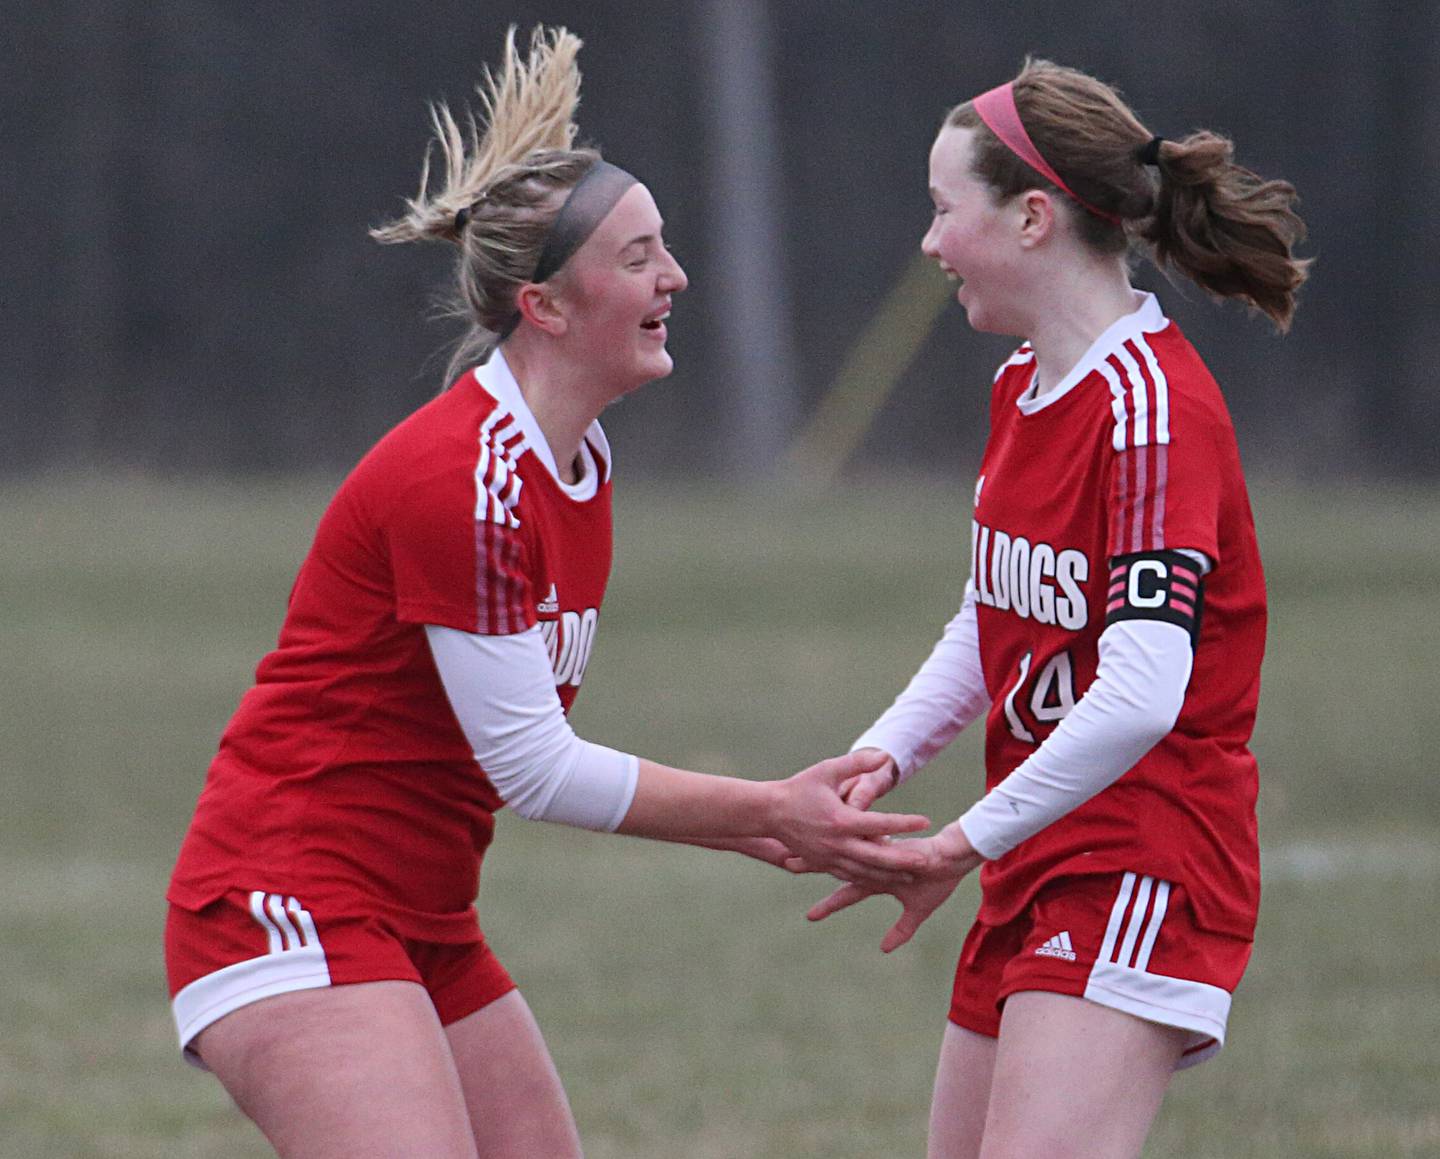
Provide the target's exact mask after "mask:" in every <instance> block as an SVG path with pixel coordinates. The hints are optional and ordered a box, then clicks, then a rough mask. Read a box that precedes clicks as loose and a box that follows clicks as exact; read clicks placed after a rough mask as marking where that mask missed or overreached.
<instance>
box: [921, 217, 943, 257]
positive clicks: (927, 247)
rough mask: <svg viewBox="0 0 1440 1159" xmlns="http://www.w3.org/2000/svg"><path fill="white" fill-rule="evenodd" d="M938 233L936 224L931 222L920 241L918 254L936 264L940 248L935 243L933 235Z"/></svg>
mask: <svg viewBox="0 0 1440 1159" xmlns="http://www.w3.org/2000/svg"><path fill="white" fill-rule="evenodd" d="M939 232H940V231H939V230H938V229H937V228H936V223H935V222H933V221H932V222H931V223H930V228H929V229H927V230H926V231H925V236H924V237H922V238H921V239H920V252H921V253H922V254H924V255H925V256H926V257H927V258H931V259H933V260H934V261H937V262H938V261H939V260H940V247H939V245H938V244H937V243H936V240H935V235H936V234H937V233H939Z"/></svg>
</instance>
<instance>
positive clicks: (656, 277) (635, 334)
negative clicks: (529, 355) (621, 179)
mask: <svg viewBox="0 0 1440 1159" xmlns="http://www.w3.org/2000/svg"><path fill="white" fill-rule="evenodd" d="M664 224H665V223H664V221H663V220H662V219H661V217H660V211H659V209H657V208H656V206H655V199H654V198H653V197H651V196H650V191H649V190H648V189H646V188H645V186H643V185H639V184H637V185H634V186H632V187H631V188H630V189H628V190H627V191H626V192H625V194H624V196H622V197H621V198H620V200H619V201H618V202H616V203H615V208H614V209H612V210H611V211H610V212H609V214H607V215H606V217H605V219H604V220H603V221H601V223H600V224H599V225H598V226H596V227H595V231H594V232H593V233H592V234H591V235H590V236H589V237H588V238H586V239H585V242H584V244H583V245H581V247H580V248H579V249H578V250H576V251H575V254H574V256H573V257H571V259H570V260H569V261H568V262H567V263H566V264H565V267H564V269H563V270H562V271H561V272H560V274H558V275H557V276H556V277H555V279H554V283H555V291H556V302H557V305H558V306H559V308H560V309H561V310H562V312H563V313H564V315H565V320H566V326H565V334H564V342H565V344H566V345H567V347H569V349H570V350H571V351H572V352H574V353H575V354H576V356H577V357H580V358H583V359H584V361H585V363H586V365H587V367H589V368H590V369H591V370H592V371H593V373H594V375H595V379H596V381H597V382H603V383H605V384H606V387H607V390H608V391H609V392H610V393H612V395H613V396H614V397H618V396H619V395H621V394H625V393H628V392H629V391H631V390H634V389H635V388H636V387H639V386H642V385H643V384H644V383H647V382H650V381H651V380H653V379H656V378H663V377H664V376H665V375H667V374H669V373H670V371H671V370H672V369H674V365H675V364H674V362H672V361H671V358H670V353H669V351H667V350H666V349H665V339H666V337H667V331H666V328H665V319H666V318H667V317H669V314H670V298H671V296H672V295H674V294H678V293H679V292H680V291H681V290H683V289H684V288H685V287H686V285H688V284H689V279H687V278H686V276H685V271H684V270H682V269H681V268H680V263H679V262H677V261H676V260H675V258H674V256H673V255H672V254H671V253H670V251H669V250H668V249H666V248H665V242H664V239H663V237H662V234H661V230H662V229H663V227H664Z"/></svg>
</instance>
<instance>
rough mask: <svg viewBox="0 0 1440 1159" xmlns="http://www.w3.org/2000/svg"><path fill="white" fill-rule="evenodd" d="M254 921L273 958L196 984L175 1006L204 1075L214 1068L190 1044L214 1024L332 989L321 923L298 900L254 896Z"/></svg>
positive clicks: (183, 1037)
mask: <svg viewBox="0 0 1440 1159" xmlns="http://www.w3.org/2000/svg"><path fill="white" fill-rule="evenodd" d="M250 916H251V917H253V918H254V919H255V921H256V923H257V924H258V925H259V926H260V928H261V929H263V930H264V931H265V938H266V944H267V945H268V946H269V950H268V952H267V953H265V954H262V955H261V956H260V957H258V958H249V959H247V960H246V961H243V962H236V963H235V964H234V965H231V966H226V967H224V968H223V969H220V970H216V971H215V972H214V973H213V974H206V975H205V976H204V977H201V978H196V979H195V981H193V982H191V983H190V984H189V985H188V986H186V987H184V988H183V989H182V990H181V991H180V992H179V993H178V994H176V995H175V997H174V999H173V1000H172V1002H171V1004H170V1005H171V1008H172V1010H173V1012H174V1015H175V1028H176V1030H177V1031H178V1032H179V1034H180V1049H181V1051H182V1052H183V1053H184V1056H185V1061H186V1062H188V1063H190V1064H191V1065H192V1066H197V1067H199V1068H200V1069H201V1070H206V1069H208V1068H207V1067H206V1066H205V1063H204V1062H203V1061H202V1060H201V1058H200V1056H199V1055H198V1054H196V1053H195V1051H194V1050H192V1049H191V1048H190V1044H191V1043H192V1042H193V1041H195V1036H196V1035H197V1034H199V1033H200V1032H201V1031H202V1030H204V1029H205V1028H206V1027H207V1026H209V1025H210V1024H211V1023H212V1022H216V1021H218V1020H219V1019H221V1018H223V1017H225V1015H227V1014H229V1013H231V1012H232V1011H235V1010H239V1009H240V1008H241V1007H242V1006H248V1005H250V1003H252V1002H258V1001H260V999H262V998H270V997H272V996H273V995H276V994H288V993H290V992H291V991H293V990H315V989H318V988H320V987H323V986H329V985H330V964H329V963H328V962H327V961H326V959H325V948H324V947H323V946H322V945H321V944H320V935H319V933H317V932H316V929H315V922H314V921H313V920H312V919H311V917H310V914H309V912H308V911H307V910H305V909H304V907H302V906H301V905H300V903H299V902H298V901H296V900H295V898H293V897H282V895H280V894H278V893H270V894H267V893H265V892H264V891H263V890H258V889H257V890H254V891H252V892H251V894H250Z"/></svg>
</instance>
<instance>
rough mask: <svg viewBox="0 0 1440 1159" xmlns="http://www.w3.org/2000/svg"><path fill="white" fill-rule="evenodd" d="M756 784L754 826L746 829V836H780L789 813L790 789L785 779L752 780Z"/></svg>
mask: <svg viewBox="0 0 1440 1159" xmlns="http://www.w3.org/2000/svg"><path fill="white" fill-rule="evenodd" d="M750 783H751V784H752V785H754V786H755V799H754V805H753V810H752V816H753V827H752V826H748V825H747V827H746V829H745V835H746V836H760V837H779V836H781V835H782V833H783V831H784V828H785V822H786V820H787V818H788V815H789V797H790V794H789V791H788V790H787V788H786V782H785V781H751V782H750Z"/></svg>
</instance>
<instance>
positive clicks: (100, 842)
mask: <svg viewBox="0 0 1440 1159" xmlns="http://www.w3.org/2000/svg"><path fill="white" fill-rule="evenodd" d="M327 491H328V488H327V487H326V486H324V485H321V484H317V483H314V482H301V483H292V484H283V485H282V484H270V485H263V486H260V485H247V486H244V487H238V486H222V485H220V484H214V485H208V486H205V487H192V488H187V487H162V486H159V485H151V484H143V483H133V484H126V483H119V484H116V483H113V482H107V483H106V484H104V485H101V484H98V483H94V482H86V481H68V482H50V483H46V484H39V483H36V484H28V485H17V484H11V485H8V486H5V487H4V488H0V537H3V543H4V548H3V550H0V600H3V604H0V606H3V609H4V611H3V615H0V653H3V655H4V656H5V658H6V668H7V673H6V676H5V678H4V680H3V682H0V880H3V883H4V887H3V889H0V982H3V985H0V1155H4V1156H25V1157H34V1159H48V1157H61V1156H65V1157H71V1156H74V1157H91V1156H96V1157H99V1156H105V1157H116V1159H120V1157H139V1156H145V1157H153V1156H162V1155H163V1156H194V1157H201V1156H204V1157H219V1156H227V1157H228V1156H237V1157H246V1156H263V1155H266V1154H268V1151H267V1149H266V1148H265V1147H263V1146H262V1144H261V1141H260V1139H259V1137H258V1135H257V1134H256V1133H255V1132H254V1131H253V1129H252V1128H251V1127H250V1126H249V1125H248V1124H247V1123H245V1122H244V1121H243V1120H242V1119H241V1118H240V1117H239V1115H238V1114H237V1113H236V1112H235V1111H234V1110H233V1109H232V1108H231V1107H230V1106H229V1104H228V1101H227V1099H226V1098H225V1096H224V1094H223V1093H222V1091H221V1090H220V1089H219V1087H218V1085H216V1084H215V1083H214V1082H213V1080H211V1079H209V1078H207V1077H205V1076H202V1075H200V1074H198V1073H196V1072H193V1071H191V1070H189V1069H188V1068H186V1067H184V1066H183V1065H182V1064H181V1063H180V1061H179V1059H178V1055H177V1053H176V1051H175V1046H174V1042H173V1039H172V1030H171V1023H170V1018H169V1012H168V1008H167V1005H166V998H165V993H164V981H163V972H162V968H161V962H160V944H159V943H160V927H161V923H162V919H163V912H164V909H163V902H162V896H161V895H162V892H163V889H164V885H165V881H166V877H167V874H168V871H169V867H170V864H171V861H172V859H173V856H174V853H175V850H176V847H177V844H178V842H179V839H180V835H181V832H182V830H183V827H184V825H185V821H186V819H187V816H188V813H189V810H190V808H191V806H192V804H193V801H194V796H195V793H196V792H197V791H198V788H199V785H200V781H201V777H202V775H203V772H204V768H205V765H206V763H207V761H208V759H209V756H210V754H211V751H212V749H213V746H214V743H215V740H216V737H217V736H218V734H219V731H220V729H221V728H222V727H223V725H224V723H225V720H226V718H227V717H228V715H229V713H230V711H231V709H232V708H233V706H234V702H235V700H236V698H237V697H238V695H239V694H240V692H241V691H242V690H243V688H244V686H245V684H246V682H247V680H248V678H249V675H250V672H251V670H252V669H253V666H254V663H255V661H256V660H257V659H258V658H259V656H260V655H261V653H262V652H263V651H264V650H265V649H266V648H267V647H268V646H269V644H270V643H271V642H272V640H273V638H274V634H275V631H276V629H277V627H278V624H279V617H280V614H281V610H282V607H283V604H284V600H285V596H286V593H287V592H288V589H289V583H290V579H291V577H292V575H293V572H294V569H295V566H296V564H297V563H298V561H299V558H300V556H301V554H302V552H303V550H304V547H305V544H306V542H307V540H308V536H309V533H310V530H311V528H312V526H313V523H314V521H315V519H316V517H317V516H318V514H319V511H320V509H321V507H322V505H323V503H324V501H325V498H326V497H327ZM963 498H964V488H963V487H962V486H960V485H958V484H956V485H954V486H944V485H940V484H936V483H916V484H915V485H913V486H911V487H908V488H905V489H903V490H902V489H898V488H897V489H891V490H878V491H877V490H875V489H873V488H867V489H865V490H863V491H861V490H858V489H857V490H854V491H840V492H837V493H833V494H830V495H827V496H825V497H823V498H817V497H809V498H806V497H799V496H786V495H784V494H781V495H773V494H770V495H762V494H760V493H757V492H745V493H730V494H719V493H707V494H698V493H697V494H683V493H681V494H676V493H674V492H664V493H662V492H660V491H649V492H647V491H644V490H640V491H632V492H622V494H621V496H620V498H619V503H618V509H617V522H618V541H619V547H620V550H619V554H618V557H617V563H616V572H615V578H614V582H613V586H612V589H611V595H610V599H609V601H608V602H607V605H606V610H605V615H604V618H603V629H602V632H601V634H600V637H599V642H598V645H597V648H596V651H595V655H594V660H593V662H592V664H591V666H590V668H589V671H588V673H587V679H586V688H585V692H584V695H582V697H581V699H580V702H579V705H578V706H577V709H576V714H575V721H576V723H577V726H578V727H579V729H580V730H581V732H582V734H584V735H587V736H589V737H590V738H592V739H594V740H598V741H603V742H607V743H611V744H616V745H623V746H625V747H628V748H632V749H635V750H638V751H640V752H643V753H644V754H646V755H648V756H653V757H656V758H658V759H663V760H667V761H671V762H675V763H679V764H683V765H688V766H691V767H699V768H704V769H711V770H717V771H718V770H734V771H740V772H744V773H748V774H752V775H770V774H772V773H778V772H781V771H785V770H791V769H793V768H796V767H799V766H801V765H804V764H808V763H810V762H811V761H812V760H814V759H816V758H818V757H820V756H824V755H829V754H831V753H833V752H836V751H840V750H841V749H843V748H844V747H846V746H847V745H848V743H849V741H850V739H851V737H852V736H853V735H854V734H855V732H856V731H857V730H858V729H859V728H860V727H862V726H863V725H865V724H867V723H868V722H869V721H870V720H871V719H872V718H873V716H874V715H875V713H876V712H878V711H879V710H880V709H881V708H882V707H883V706H884V705H885V704H887V703H888V702H889V699H890V697H891V696H892V695H893V694H894V692H895V691H896V690H897V689H898V688H899V687H900V686H901V684H902V683H903V681H904V680H905V679H906V678H907V677H908V676H909V674H910V672H911V671H912V670H913V668H914V667H915V665H916V664H918V662H919V661H920V659H921V658H923V656H924V655H925V653H926V651H927V650H928V648H929V646H930V643H931V642H932V640H933V638H934V636H935V635H936V633H937V632H938V631H939V628H940V626H941V625H942V624H943V622H944V621H945V619H946V618H947V617H948V615H949V614H950V613H951V611H952V610H953V607H954V605H955V603H956V601H957V599H958V592H959V587H960V583H961V581H962V579H963V576H962V575H961V574H960V568H961V563H962V559H963V557H964V555H965V553H966V551H967V550H968V538H967V537H968V524H967V522H966V520H967V519H968V512H967V511H966V510H965V507H964V503H963ZM957 500H958V502H957ZM1257 507H1258V517H1259V521H1260V530H1261V540H1262V546H1263V548H1264V551H1265V555H1266V561H1267V566H1268V571H1269V577H1270V588H1271V599H1272V610H1273V619H1272V634H1271V643H1270V650H1269V659H1268V660H1267V665H1266V673H1265V688H1264V695H1263V699H1262V706H1261V724H1260V729H1259V733H1258V735H1257V740H1256V747H1257V750H1258V752H1259V755H1260V758H1261V771H1262V780H1263V783H1264V792H1263V799H1262V818H1261V820H1262V834H1263V837H1264V840H1265V844H1266V848H1267V861H1266V877H1267V880H1266V893H1265V901H1264V907H1263V912H1262V918H1261V930H1260V935H1259V941H1258V944H1257V950H1256V954H1255V958H1254V962H1253V965H1252V967H1251V971H1250V973H1249V975H1248V976H1247V978H1246V980H1245V983H1244V985H1243V987H1242V988H1241V990H1240V993H1239V995H1238V996H1237V999H1236V1003H1235V1009H1234V1013H1233V1015H1232V1020H1231V1039H1230V1045H1229V1046H1228V1047H1227V1048H1226V1050H1225V1052H1224V1054H1223V1055H1222V1056H1221V1057H1220V1059H1219V1060H1218V1061H1216V1062H1214V1063H1211V1064H1209V1065H1207V1066H1205V1067H1202V1068H1200V1069H1199V1070H1198V1071H1196V1072H1191V1073H1187V1074H1185V1075H1183V1076H1181V1077H1179V1078H1178V1079H1177V1080H1176V1082H1175V1084H1174V1086H1173V1087H1172V1091H1171V1094H1170V1096H1169V1098H1168V1100H1167V1104H1166V1107H1165V1109H1164V1111H1163V1112H1162V1115H1161V1119H1160V1122H1159V1124H1158V1125H1157V1127H1156V1130H1155V1132H1154V1134H1153V1136H1152V1141H1151V1145H1150V1147H1149V1149H1148V1150H1147V1155H1150V1156H1167V1157H1170V1156H1173V1157H1179V1156H1186V1157H1191V1156H1194V1157H1213V1159H1220V1157H1225V1159H1241V1157H1247V1156H1254V1157H1262V1156H1263V1157H1266V1159H1272V1157H1290V1156H1336V1157H1339V1156H1347V1157H1348V1156H1355V1157H1359V1156H1366V1157H1380V1156H1425V1155H1430V1156H1434V1155H1440V1100H1437V1094H1440V1035H1437V1033H1436V1032H1437V1030H1440V776H1437V775H1436V770H1435V768H1434V762H1433V757H1432V754H1434V753H1437V752H1440V713H1437V712H1436V711H1435V709H1434V706H1432V705H1431V704H1430V703H1429V696H1430V693H1431V692H1432V691H1433V690H1434V689H1435V687H1436V684H1437V679H1436V678H1437V675H1440V673H1437V663H1436V657H1437V656H1440V620H1437V618H1436V617H1435V616H1434V615H1433V613H1432V611H1431V609H1430V606H1429V605H1430V595H1431V588H1432V585H1433V583H1434V576H1435V575H1436V574H1437V565H1440V494H1437V493H1434V492H1423V491H1404V492H1402V491H1381V492H1371V493H1360V492H1355V491H1351V492H1323V493H1314V492H1301V491H1295V490H1279V489H1270V490H1262V491H1261V492H1260V493H1259V494H1258V495H1257ZM974 742H975V738H972V737H967V738H962V740H961V741H960V742H959V743H957V745H956V746H954V747H953V749H952V750H951V751H950V752H948V753H947V754H945V755H944V756H943V757H942V758H941V759H940V760H939V761H937V762H936V763H935V764H934V765H932V766H931V768H930V769H929V770H927V772H926V774H925V775H924V776H922V777H921V778H919V779H917V780H916V781H915V782H912V783H911V784H910V785H907V786H906V787H905V789H904V790H902V792H901V794H899V795H898V797H897V799H896V801H895V804H896V805H897V806H899V807H905V808H915V809H919V810H923V811H927V812H929V813H930V814H931V815H932V816H933V817H935V818H936V819H937V820H945V819H949V818H951V817H953V816H954V815H955V814H957V813H958V812H959V811H960V810H961V809H963V808H964V807H965V806H966V805H967V804H968V803H969V802H970V801H971V800H972V799H973V797H974V795H975V793H976V791H977V786H978V784H979V765H978V749H977V746H976V744H975V743H974ZM823 891H824V886H823V885H822V884H821V883H820V882H819V881H818V879H792V878H789V877H787V876H785V875H783V874H780V873H778V872H776V871H774V870H771V869H769V868H767V867H764V866H760V865H757V864H755V863H751V862H744V861H742V860H740V859H738V858H727V857H724V856H720V855H716V854H709V853H704V852H700V851H695V850H688V849H669V848H666V847H662V846H658V845H653V844H650V843H645V842H637V841H630V840H625V839H617V838H613V837H599V836H594V835H589V834H582V833H576V832H573V831H568V830H562V829H559V828H554V827H544V826H538V825H533V824H529V823H526V822H523V821H520V820H518V819H516V818H514V817H510V816H505V817H503V819H502V823H501V832H500V836H499V838H498V842H497V846H496V849H495V850H494V851H493V853H492V855H491V857H490V859H489V860H488V861H487V863H486V883H485V888H484V892H483V894H482V897H481V902H480V906H481V912H482V920H483V922H484V924H485V928H486V930H487V932H488V933H489V934H490V937H491V940H492V942H493V943H494V944H495V945H496V946H497V948H498V950H499V952H500V954H501V956H502V958H503V959H504V960H505V961H506V963H507V964H508V965H509V967H510V969H511V971H512V972H513V973H515V974H516V976H517V977H518V978H519V979H520V982H521V985H522V987H523V988H524V990H525V993H526V995H527V997H528V998H529V1000H530V1002H531V1004H532V1005H533V1006H534V1008H535V1010H536V1012H537V1014H538V1015H539V1018H540V1021H541V1024H542V1025H543V1026H544V1027H545V1029H546V1032H547V1036H548V1038H549V1040H550V1043H551V1047H552V1050H553V1052H554V1054H555V1056H556V1059H557V1061H558V1064H559V1067H560V1070H561V1073H562V1075H563V1076H564V1078H565V1081H566V1084H567V1086H568V1088H569V1091H570V1094H571V1098H572V1101H573V1103H574V1106H575V1111H576V1115H577V1117H578V1119H579V1122H580V1127H581V1131H582V1134H583V1135H584V1136H585V1138H586V1140H587V1147H588V1153H589V1154H590V1155H591V1156H592V1157H594V1159H621V1157H625V1159H660V1157H665V1159H675V1157H680V1156H684V1157H694V1159H721V1157H741V1156H746V1157H748V1156H761V1157H770V1159H791V1157H797V1159H798V1157H803V1156H827V1157H833V1159H841V1157H850V1156H862V1155H865V1156H873V1155H920V1154H922V1153H923V1138H924V1125H925V1113H926V1104H927V1101H928V1095H929V1085H930V1079H931V1074H932V1070H933V1065H934V1056H935V1052H936V1048H937V1045H938V1041H939V1035H940V1031H941V1027H942V1024H943V1019H944V1011H945V1006H946V1001H947V996H948V988H949V975H950V971H951V970H952V968H953V965H954V956H955V953H956V949H957V947H958V942H959V939H960V937H961V936H962V934H963V932H964V930H965V928H966V927H967V925H968V922H969V919H970V916H971V912H972V911H973V907H974V903H975V894H974V891H973V886H971V885H970V884H968V883H967V885H966V886H964V887H962V890H961V892H960V893H959V894H957V896H956V898H955V899H954V900H953V901H952V902H951V903H950V904H949V905H948V906H947V907H946V909H945V910H942V911H941V912H940V913H939V914H938V915H937V916H936V917H935V919H933V920H932V921H931V923H930V924H929V925H927V926H926V927H925V929H923V930H922V932H921V934H920V936H919V937H918V938H917V939H916V941H915V943H914V944H912V945H911V946H909V947H906V948H905V949H904V950H902V951H901V952H899V953H898V954H896V955H894V956H892V957H889V958H884V957H882V956H881V955H880V954H879V952H878V949H877V946H878V942H879V938H880V935H881V934H882V933H883V931H884V929H885V928H886V926H887V925H888V922H889V920H890V916H891V914H890V910H889V908H888V906H889V903H887V902H875V903H871V907H870V908H863V907H862V908H861V909H858V910H855V911H851V912H849V913H846V914H843V915H840V916H838V917H837V918H835V919H832V920H831V921H830V922H827V923H825V924H824V925H823V926H819V927H812V926H810V925H808V924H807V923H806V922H804V920H803V918H802V914H803V910H804V908H805V907H806V906H807V905H808V903H809V902H810V901H811V900H812V899H813V898H815V897H817V896H819V895H820V894H821V893H822V892H823ZM381 1048H382V1047H381V1046H380V1044H377V1049H381Z"/></svg>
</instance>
